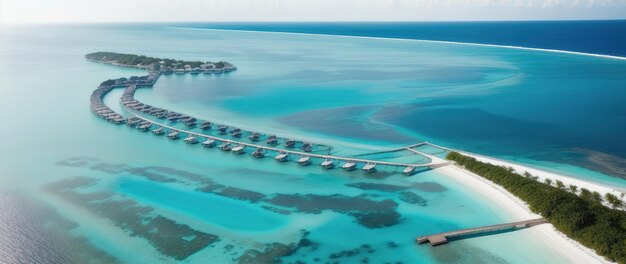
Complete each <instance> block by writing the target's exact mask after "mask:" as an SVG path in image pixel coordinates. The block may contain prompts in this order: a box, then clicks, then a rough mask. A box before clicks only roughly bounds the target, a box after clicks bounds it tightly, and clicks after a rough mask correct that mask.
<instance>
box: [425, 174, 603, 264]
mask: <svg viewBox="0 0 626 264" xmlns="http://www.w3.org/2000/svg"><path fill="white" fill-rule="evenodd" d="M433 171H434V172H437V173H439V174H441V175H443V176H445V177H448V178H450V179H452V180H454V181H455V182H458V183H460V184H462V185H463V186H466V187H468V188H469V189H470V190H471V191H472V192H474V193H477V194H479V195H482V196H483V197H484V198H486V199H488V200H490V201H492V202H493V204H494V205H496V206H497V207H498V208H501V209H502V210H504V211H506V214H507V215H509V216H511V217H512V218H516V219H517V220H525V219H531V218H538V217H541V216H540V215H538V214H535V213H533V212H532V211H530V208H528V206H527V204H526V203H524V202H523V201H522V200H521V199H519V198H517V197H516V196H514V195H513V194H511V193H509V192H508V191H506V190H505V189H504V188H502V187H501V186H498V185H496V184H494V183H493V182H490V181H488V180H487V179H484V178H482V177H480V176H478V175H476V174H474V173H472V172H469V171H467V170H465V169H463V168H461V167H458V166H457V165H453V164H451V165H448V166H445V167H441V168H437V169H435V170H433ZM519 232H529V233H530V235H531V236H533V237H534V239H536V240H537V241H541V242H544V241H546V242H547V243H545V244H546V246H548V247H550V249H551V251H554V252H559V253H560V254H561V255H562V256H564V257H565V258H567V259H568V261H569V263H581V264H583V263H584V264H587V263H614V262H610V261H608V260H606V259H604V258H603V257H602V256H600V255H598V254H596V253H595V251H593V250H592V249H590V248H587V247H585V246H583V245H581V244H580V243H578V242H577V241H574V240H573V239H570V238H568V237H567V236H566V235H565V234H563V233H561V232H559V231H558V230H556V228H554V226H552V224H550V223H547V224H543V225H539V226H535V227H532V228H528V229H525V230H522V231H519Z"/></svg>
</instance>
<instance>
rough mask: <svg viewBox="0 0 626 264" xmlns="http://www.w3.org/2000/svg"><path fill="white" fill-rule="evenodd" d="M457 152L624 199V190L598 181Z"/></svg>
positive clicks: (516, 170) (542, 178) (539, 178)
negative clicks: (622, 195)
mask: <svg viewBox="0 0 626 264" xmlns="http://www.w3.org/2000/svg"><path fill="white" fill-rule="evenodd" d="M457 152H459V153H461V154H463V155H466V156H469V157H472V158H475V159H476V160H478V161H481V162H485V163H490V164H493V165H497V166H504V167H510V168H513V171H514V172H515V173H518V174H520V175H524V173H525V172H528V173H530V174H532V176H535V177H538V181H540V182H543V181H544V180H545V179H550V180H552V185H553V186H554V185H555V183H556V181H557V180H558V181H561V182H563V184H565V186H566V187H568V186H569V185H575V186H577V187H578V190H579V192H580V189H582V188H585V189H587V190H589V191H591V192H594V191H595V192H598V193H600V194H601V195H602V197H603V198H604V195H605V194H606V193H611V194H613V195H615V196H617V197H618V198H619V199H620V200H622V201H625V200H624V198H623V197H621V194H623V193H626V192H624V191H621V190H618V189H615V188H612V187H609V186H605V185H602V184H599V183H594V182H590V181H585V180H582V179H578V178H574V177H569V176H566V175H562V174H558V173H555V172H549V171H545V170H542V169H537V168H533V167H530V166H526V165H520V164H517V163H514V162H511V161H506V160H501V159H498V158H493V157H489V156H484V155H480V154H474V153H470V152H465V151H457ZM604 205H606V206H608V207H610V204H608V203H607V202H606V201H604Z"/></svg>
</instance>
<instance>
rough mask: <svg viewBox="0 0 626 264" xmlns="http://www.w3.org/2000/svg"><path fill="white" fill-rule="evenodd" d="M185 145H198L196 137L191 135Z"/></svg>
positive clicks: (186, 139)
mask: <svg viewBox="0 0 626 264" xmlns="http://www.w3.org/2000/svg"><path fill="white" fill-rule="evenodd" d="M185 143H187V144H196V143H198V140H197V139H196V137H195V136H192V135H189V136H187V138H185Z"/></svg>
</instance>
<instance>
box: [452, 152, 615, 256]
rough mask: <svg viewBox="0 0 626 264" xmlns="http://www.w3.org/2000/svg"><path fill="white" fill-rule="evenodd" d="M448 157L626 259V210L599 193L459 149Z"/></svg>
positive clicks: (573, 234) (571, 232) (604, 251)
mask: <svg viewBox="0 0 626 264" xmlns="http://www.w3.org/2000/svg"><path fill="white" fill-rule="evenodd" d="M446 158H447V159H448V160H452V161H454V162H456V163H457V164H458V165H460V166H462V167H464V168H465V169H467V170H469V171H471V172H473V173H475V174H478V175H479V176H481V177H483V178H485V179H487V180H490V181H492V182H494V183H496V184H498V185H500V186H502V187H504V188H505V189H506V190H507V191H509V192H510V193H512V194H513V195H515V196H517V197H519V198H520V199H522V200H523V201H525V202H526V203H527V204H528V205H529V207H530V209H531V210H532V211H533V212H535V213H537V214H540V215H541V216H543V217H544V218H545V219H547V220H548V221H549V222H550V223H551V224H552V225H553V226H554V227H555V228H557V229H558V230H559V231H561V232H562V233H564V234H565V235H567V236H568V237H569V238H571V239H574V240H576V241H578V242H579V243H581V244H583V245H584V246H586V247H589V248H591V249H594V250H595V251H596V253H598V254H599V255H601V256H604V257H605V258H607V259H609V260H611V261H616V262H618V263H626V212H625V211H622V210H618V209H611V208H608V207H606V206H604V205H602V196H601V195H600V194H599V193H597V192H594V193H592V192H590V191H589V190H586V189H584V188H582V189H581V194H580V196H579V195H576V193H572V192H569V191H567V189H566V188H564V187H563V186H559V187H555V186H551V185H550V184H546V183H542V182H539V181H537V180H536V178H533V177H531V176H530V175H527V176H526V177H524V176H522V175H519V174H517V173H514V172H512V171H511V170H509V169H507V168H504V167H500V166H496V165H492V164H488V163H483V162H480V161H477V160H476V159H474V158H472V157H468V156H464V155H462V154H460V153H457V152H451V153H449V154H448V155H447V156H446ZM606 198H607V202H609V203H611V204H612V205H613V207H618V206H623V205H622V203H621V200H619V199H617V196H615V195H607V196H606Z"/></svg>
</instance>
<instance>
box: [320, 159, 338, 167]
mask: <svg viewBox="0 0 626 264" xmlns="http://www.w3.org/2000/svg"><path fill="white" fill-rule="evenodd" d="M321 166H322V168H324V169H332V168H333V167H334V166H335V161H333V160H332V159H325V160H324V161H323V162H322V164H321Z"/></svg>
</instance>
